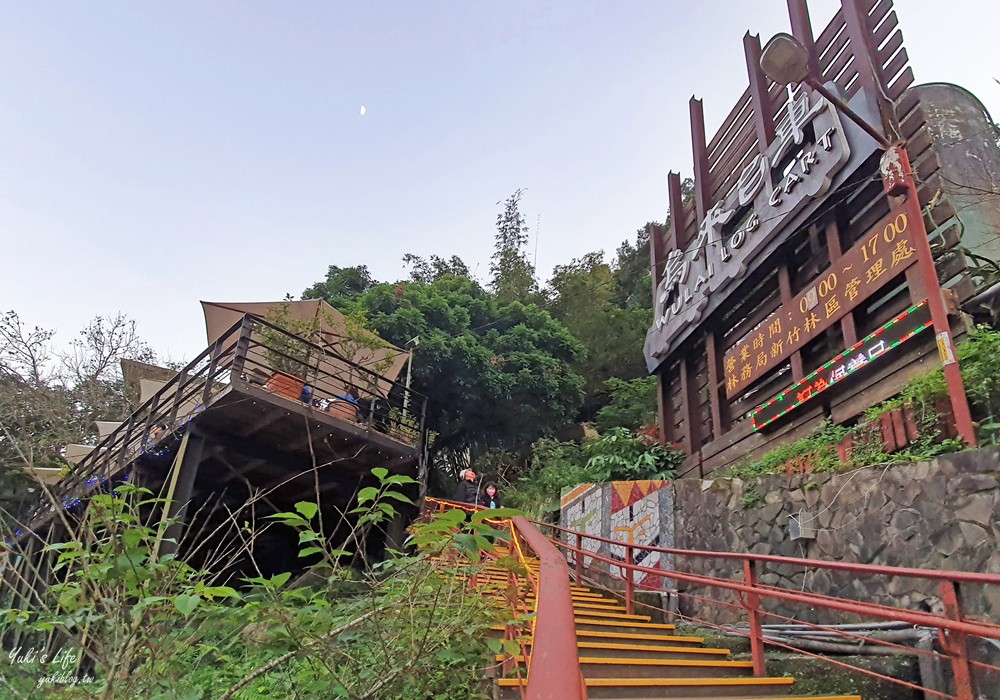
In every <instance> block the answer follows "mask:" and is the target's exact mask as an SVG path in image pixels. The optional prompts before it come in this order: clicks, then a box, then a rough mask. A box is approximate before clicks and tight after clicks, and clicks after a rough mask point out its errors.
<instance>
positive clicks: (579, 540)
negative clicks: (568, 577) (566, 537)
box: [573, 532, 583, 586]
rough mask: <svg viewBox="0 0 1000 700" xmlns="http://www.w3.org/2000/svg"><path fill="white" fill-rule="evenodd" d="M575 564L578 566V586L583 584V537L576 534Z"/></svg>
mask: <svg viewBox="0 0 1000 700" xmlns="http://www.w3.org/2000/svg"><path fill="white" fill-rule="evenodd" d="M573 563H574V564H575V565H576V585H578V586H582V585H583V584H582V583H581V581H583V535H582V534H580V533H579V532H578V533H576V551H575V552H574V553H573Z"/></svg>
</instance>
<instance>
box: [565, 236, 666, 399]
mask: <svg viewBox="0 0 1000 700" xmlns="http://www.w3.org/2000/svg"><path fill="white" fill-rule="evenodd" d="M647 267H648V261H647ZM616 273H617V270H613V269H612V267H611V266H610V265H608V264H607V263H605V262H604V253H603V252H602V251H598V252H596V253H590V254H588V255H585V256H583V257H582V258H580V259H578V260H573V261H572V262H570V263H569V264H568V265H559V266H557V267H556V268H555V270H554V271H553V273H552V278H551V279H550V280H549V289H548V294H549V296H550V303H549V309H550V310H551V312H552V315H553V316H554V317H555V318H556V319H558V320H559V321H561V322H562V323H564V324H565V325H566V327H567V328H568V329H569V331H570V333H572V334H573V336H574V337H575V338H577V339H578V340H579V341H580V342H582V343H583V344H584V345H585V346H586V348H587V354H586V355H585V356H583V357H581V359H580V360H579V361H578V363H577V365H576V369H577V371H579V372H580V374H582V375H583V376H584V377H586V380H587V384H586V391H587V395H588V396H589V397H594V398H598V397H599V395H600V393H601V390H602V387H603V385H604V383H605V381H606V380H607V379H609V378H612V377H624V378H634V377H642V376H645V374H646V367H645V363H644V362H643V358H642V352H641V348H642V343H643V339H644V338H645V335H646V330H647V329H648V328H649V325H650V323H651V322H652V311H650V304H649V303H648V302H649V299H648V295H649V287H647V288H646V292H647V299H646V302H647V303H646V304H644V305H642V306H629V307H625V308H622V307H620V306H618V305H616V303H615V300H614V298H615V294H616ZM588 413H589V412H588Z"/></svg>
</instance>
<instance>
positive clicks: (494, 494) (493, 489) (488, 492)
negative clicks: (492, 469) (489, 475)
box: [477, 481, 503, 508]
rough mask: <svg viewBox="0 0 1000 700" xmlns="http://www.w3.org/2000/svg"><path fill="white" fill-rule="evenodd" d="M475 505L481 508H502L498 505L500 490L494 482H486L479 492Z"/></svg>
mask: <svg viewBox="0 0 1000 700" xmlns="http://www.w3.org/2000/svg"><path fill="white" fill-rule="evenodd" d="M477 504H478V505H479V506H480V507H482V508H502V507H503V505H502V504H501V503H500V489H499V488H498V487H497V485H496V482H495V481H487V482H486V485H485V486H483V488H482V490H480V492H479V501H477Z"/></svg>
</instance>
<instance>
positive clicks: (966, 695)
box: [938, 581, 976, 700]
mask: <svg viewBox="0 0 1000 700" xmlns="http://www.w3.org/2000/svg"><path fill="white" fill-rule="evenodd" d="M940 586H941V602H942V604H943V605H944V614H945V615H946V616H947V617H949V618H951V619H952V620H955V621H956V622H961V621H962V620H964V619H965V611H964V610H963V609H962V599H961V597H960V594H959V590H958V584H956V583H955V582H954V581H942V582H941V584H940ZM938 634H939V635H940V638H941V647H942V648H943V649H944V651H945V653H947V654H948V658H949V660H950V661H951V671H952V675H954V677H955V700H974V699H975V697H976V690H975V687H974V685H973V680H972V667H971V666H970V665H969V643H968V639H969V636H968V635H967V634H966V633H965V632H957V631H954V630H948V631H945V630H940V629H939V630H938Z"/></svg>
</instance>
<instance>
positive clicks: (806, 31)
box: [788, 0, 821, 78]
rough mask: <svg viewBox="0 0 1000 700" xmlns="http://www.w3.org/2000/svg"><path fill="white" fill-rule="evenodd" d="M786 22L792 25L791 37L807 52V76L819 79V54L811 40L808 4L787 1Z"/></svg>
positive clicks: (801, 0) (798, 0) (812, 39)
mask: <svg viewBox="0 0 1000 700" xmlns="http://www.w3.org/2000/svg"><path fill="white" fill-rule="evenodd" d="M788 20H789V22H790V23H791V25H792V36H794V37H795V38H796V39H798V40H799V41H801V42H802V45H803V46H805V47H806V50H807V51H809V74H810V75H813V76H815V77H816V78H821V76H820V74H819V53H818V52H817V51H816V40H815V39H814V38H813V30H812V22H811V21H810V19H809V4H808V3H807V2H806V0H788Z"/></svg>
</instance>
